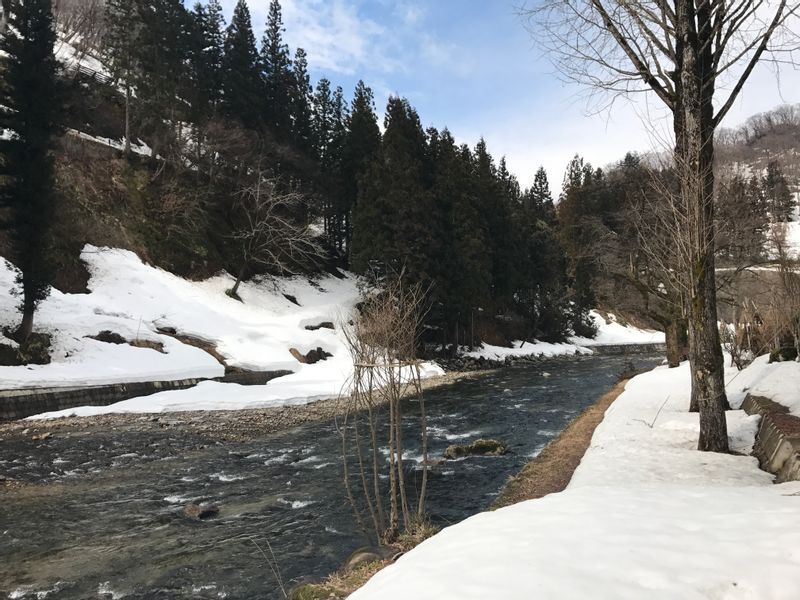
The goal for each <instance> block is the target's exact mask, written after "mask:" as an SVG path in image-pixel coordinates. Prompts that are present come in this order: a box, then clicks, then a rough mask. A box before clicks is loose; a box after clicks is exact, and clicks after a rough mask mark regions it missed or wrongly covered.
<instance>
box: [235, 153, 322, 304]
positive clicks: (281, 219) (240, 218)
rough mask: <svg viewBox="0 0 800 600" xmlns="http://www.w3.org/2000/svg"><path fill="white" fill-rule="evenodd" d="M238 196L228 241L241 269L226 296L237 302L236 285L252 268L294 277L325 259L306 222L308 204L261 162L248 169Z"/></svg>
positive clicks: (237, 285) (237, 289)
mask: <svg viewBox="0 0 800 600" xmlns="http://www.w3.org/2000/svg"><path fill="white" fill-rule="evenodd" d="M249 175H250V176H249V177H248V178H247V181H246V182H245V183H244V184H243V185H242V187H241V189H240V190H239V192H238V197H237V202H236V206H235V219H236V220H237V222H238V225H237V226H236V228H235V229H234V231H233V233H232V234H231V238H232V239H233V240H234V241H235V242H236V243H237V244H238V246H239V253H240V260H241V263H240V268H239V273H238V275H237V277H236V283H235V284H234V286H233V288H232V289H231V290H230V291H229V295H231V296H232V297H234V298H238V291H239V285H240V284H241V282H242V279H243V278H244V276H245V275H246V274H247V270H248V269H249V268H251V267H253V266H254V265H262V266H264V267H266V268H268V269H270V270H272V271H274V272H280V273H287V274H295V273H297V272H298V270H299V269H301V268H302V267H305V266H309V265H311V264H313V263H315V262H316V261H318V260H319V259H320V258H321V257H322V256H324V250H323V248H322V246H321V244H320V243H319V241H318V239H317V235H316V233H315V231H314V229H313V227H311V226H310V225H309V224H308V223H307V222H306V221H305V209H306V205H307V200H306V197H305V195H304V194H302V193H301V192H300V191H298V190H297V189H288V190H285V189H284V186H283V184H282V182H281V181H280V180H279V179H277V178H274V177H270V175H269V174H268V173H267V172H266V171H265V170H264V169H263V167H262V161H259V162H258V164H257V166H256V167H255V168H252V169H249Z"/></svg>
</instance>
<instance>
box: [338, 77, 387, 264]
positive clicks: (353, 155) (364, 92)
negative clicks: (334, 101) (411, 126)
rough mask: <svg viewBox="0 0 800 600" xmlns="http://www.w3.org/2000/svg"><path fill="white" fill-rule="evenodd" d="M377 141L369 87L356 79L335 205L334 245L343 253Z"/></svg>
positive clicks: (373, 106) (376, 127)
mask: <svg viewBox="0 0 800 600" xmlns="http://www.w3.org/2000/svg"><path fill="white" fill-rule="evenodd" d="M380 145H381V132H380V129H379V128H378V117H377V115H376V114H375V104H374V101H373V96H372V90H371V89H370V88H369V87H367V86H366V84H365V83H364V82H363V81H359V82H358V84H357V85H356V91H355V95H354V97H353V101H352V103H351V106H350V114H349V116H348V119H347V135H346V137H345V139H344V142H343V147H342V158H341V177H342V193H341V197H340V198H339V201H338V203H337V207H336V219H337V221H338V222H339V225H338V226H337V229H338V232H337V234H336V237H337V245H338V246H339V247H341V248H343V249H344V250H345V253H346V254H347V253H349V247H350V243H351V241H352V237H353V233H352V225H351V213H352V211H353V207H354V206H355V205H356V202H357V199H358V186H359V180H360V179H361V177H362V175H363V174H364V172H365V171H366V169H367V167H368V166H369V165H370V164H371V163H372V161H373V160H374V159H375V157H376V156H377V154H378V151H379V150H380Z"/></svg>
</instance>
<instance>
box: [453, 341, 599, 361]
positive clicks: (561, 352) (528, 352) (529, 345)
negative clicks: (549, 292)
mask: <svg viewBox="0 0 800 600" xmlns="http://www.w3.org/2000/svg"><path fill="white" fill-rule="evenodd" d="M511 346H512V347H511V348H506V347H505V346H492V345H491V344H485V343H484V344H481V347H480V348H479V349H478V350H473V351H472V352H467V353H465V354H464V356H468V357H470V358H481V357H483V358H485V359H487V360H505V359H506V358H515V357H519V356H547V357H552V356H565V355H574V354H592V351H591V350H589V349H588V348H583V347H581V346H578V345H576V344H551V343H549V342H521V341H516V342H512V344H511Z"/></svg>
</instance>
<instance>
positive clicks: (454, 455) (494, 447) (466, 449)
mask: <svg viewBox="0 0 800 600" xmlns="http://www.w3.org/2000/svg"><path fill="white" fill-rule="evenodd" d="M508 453H509V449H508V446H506V445H505V444H504V443H503V442H499V441H497V440H484V439H480V440H475V441H474V442H472V443H471V444H466V445H465V444H453V445H452V446H448V447H447V449H446V450H445V451H444V457H445V458H446V459H447V460H456V459H458V458H464V457H465V456H502V455H503V454H508Z"/></svg>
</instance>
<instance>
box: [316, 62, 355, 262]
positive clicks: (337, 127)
mask: <svg viewBox="0 0 800 600" xmlns="http://www.w3.org/2000/svg"><path fill="white" fill-rule="evenodd" d="M346 127H347V125H346V115H345V106H344V97H343V93H342V88H341V87H337V88H336V90H335V91H334V92H331V84H330V81H329V80H328V79H326V78H324V77H323V78H322V79H320V81H319V83H318V84H317V89H316V91H315V92H314V102H313V119H312V137H313V148H314V150H313V152H314V156H315V158H316V159H317V160H318V161H319V165H320V184H321V188H322V190H323V217H324V222H325V235H326V237H327V238H328V241H329V242H330V244H331V246H332V247H334V248H336V250H337V251H339V252H342V251H343V236H342V235H341V233H340V230H341V219H338V218H337V207H338V206H339V202H340V199H341V196H342V178H341V159H342V145H343V143H344V139H345V136H346V134H347V128H346Z"/></svg>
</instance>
